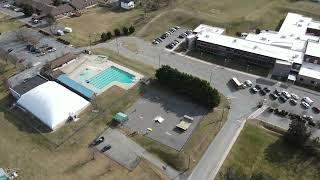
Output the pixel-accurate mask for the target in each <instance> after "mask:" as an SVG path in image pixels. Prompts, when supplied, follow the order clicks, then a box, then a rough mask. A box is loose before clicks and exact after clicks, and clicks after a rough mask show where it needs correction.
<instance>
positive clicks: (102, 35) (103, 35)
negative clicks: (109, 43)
mask: <svg viewBox="0 0 320 180" xmlns="http://www.w3.org/2000/svg"><path fill="white" fill-rule="evenodd" d="M106 40H108V35H107V33H105V32H103V33H102V34H101V41H102V42H105V41H106Z"/></svg>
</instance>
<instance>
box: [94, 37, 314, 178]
mask: <svg viewBox="0 0 320 180" xmlns="http://www.w3.org/2000/svg"><path fill="white" fill-rule="evenodd" d="M124 41H126V42H128V41H131V42H134V43H135V44H136V45H137V46H138V49H139V51H138V53H136V52H131V51H130V50H128V49H126V48H124V47H122V43H123V42H124ZM117 43H118V44H117ZM117 45H119V46H118V47H119V52H120V53H121V54H122V55H123V56H126V57H128V58H131V59H135V60H136V61H139V62H142V63H145V64H148V65H151V66H153V67H155V68H158V67H160V66H161V65H164V64H166V65H170V66H172V67H174V68H177V69H179V70H180V71H182V72H185V73H189V74H192V75H194V76H197V77H199V78H201V79H205V80H207V81H209V82H210V83H211V85H212V86H213V87H215V88H216V89H218V90H219V91H220V92H221V93H223V94H224V95H225V96H226V97H227V98H228V99H229V101H230V104H231V105H230V106H231V111H230V113H229V115H228V120H227V122H226V123H225V125H224V126H223V128H222V129H221V130H220V132H219V134H218V135H217V136H216V138H215V139H214V141H213V142H212V143H211V144H210V146H209V147H208V149H207V151H206V153H205V154H204V156H203V157H202V159H201V160H200V162H199V163H198V165H197V166H196V167H195V169H194V171H193V173H192V174H191V175H190V177H189V179H195V180H197V179H213V178H214V177H215V175H216V174H217V173H218V171H219V168H220V166H221V164H222V163H223V161H224V157H225V156H226V154H227V153H228V150H229V149H230V147H232V144H233V142H234V140H235V138H236V137H237V136H238V134H239V132H240V131H241V128H242V125H243V124H244V123H245V120H246V117H247V116H248V115H249V114H251V113H252V112H253V111H255V110H256V109H257V108H256V106H257V103H258V102H260V101H262V100H263V99H264V98H265V97H263V96H259V95H250V93H249V91H248V90H239V91H236V90H235V89H234V88H232V86H231V85H230V83H228V82H229V80H230V79H231V78H232V77H237V78H238V79H239V80H240V81H244V80H247V79H249V80H251V81H252V82H254V83H259V84H261V85H263V86H264V85H268V86H269V87H271V88H272V89H275V88H276V89H279V90H281V89H286V90H287V91H289V92H291V93H295V94H298V95H299V96H300V97H303V96H309V97H310V98H311V99H313V100H314V101H315V105H319V102H320V96H319V95H320V93H318V92H314V91H311V90H308V89H304V88H301V87H297V86H287V85H286V84H282V83H279V82H277V81H273V80H266V79H264V78H261V77H259V76H256V75H252V74H247V73H245V72H240V71H236V70H232V69H227V68H224V67H221V66H218V65H214V64H211V63H208V62H204V61H201V60H198V59H195V58H192V57H188V56H185V55H183V54H176V53H174V52H168V51H166V50H164V49H163V48H161V47H155V46H152V45H151V43H150V42H145V41H144V40H142V39H139V38H137V37H121V38H118V40H117V41H116V40H113V41H111V42H108V43H103V44H99V45H96V46H94V48H98V47H99V48H103V47H105V48H109V49H112V50H114V51H117ZM280 107H283V108H287V107H288V103H287V104H286V105H285V104H282V105H281V104H280V105H279V108H280ZM295 110H297V111H300V112H302V111H304V110H303V109H299V107H298V106H297V108H296V109H295ZM310 111H311V110H309V111H307V113H311V112H310Z"/></svg>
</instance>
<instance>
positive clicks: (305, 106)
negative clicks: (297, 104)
mask: <svg viewBox="0 0 320 180" xmlns="http://www.w3.org/2000/svg"><path fill="white" fill-rule="evenodd" d="M301 105H302V106H303V107H304V108H306V109H309V108H310V105H309V104H308V103H306V102H304V101H303V102H301Z"/></svg>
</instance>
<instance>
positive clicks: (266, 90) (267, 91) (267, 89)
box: [263, 87, 271, 93]
mask: <svg viewBox="0 0 320 180" xmlns="http://www.w3.org/2000/svg"><path fill="white" fill-rule="evenodd" d="M263 90H264V92H266V93H269V92H270V91H271V90H270V89H269V88H268V87H264V88H263Z"/></svg>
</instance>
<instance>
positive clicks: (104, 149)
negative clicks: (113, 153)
mask: <svg viewBox="0 0 320 180" xmlns="http://www.w3.org/2000/svg"><path fill="white" fill-rule="evenodd" d="M109 149H111V145H110V144H108V145H106V146H103V148H102V149H101V151H100V152H106V151H108V150H109Z"/></svg>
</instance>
